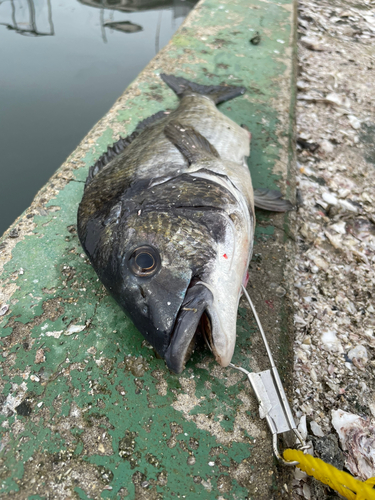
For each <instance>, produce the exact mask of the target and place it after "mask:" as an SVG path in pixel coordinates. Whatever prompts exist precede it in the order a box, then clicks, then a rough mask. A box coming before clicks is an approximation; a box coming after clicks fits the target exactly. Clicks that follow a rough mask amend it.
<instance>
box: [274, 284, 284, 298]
mask: <svg viewBox="0 0 375 500" xmlns="http://www.w3.org/2000/svg"><path fill="white" fill-rule="evenodd" d="M275 291H276V295H277V296H278V297H284V295H285V294H286V290H285V288H283V287H282V286H278V287H277V288H276V290H275Z"/></svg>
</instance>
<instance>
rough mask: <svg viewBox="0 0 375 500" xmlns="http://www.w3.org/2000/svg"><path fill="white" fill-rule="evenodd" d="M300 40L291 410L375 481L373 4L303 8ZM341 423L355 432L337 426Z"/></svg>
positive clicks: (318, 442)
mask: <svg viewBox="0 0 375 500" xmlns="http://www.w3.org/2000/svg"><path fill="white" fill-rule="evenodd" d="M298 34H299V44H298V57H299V74H298V82H297V87H298V95H297V137H298V138H299V139H298V141H297V161H298V164H297V166H298V168H297V187H298V190H299V199H300V200H302V202H301V203H300V206H299V209H298V212H297V217H296V219H297V226H298V227H297V232H296V242H297V254H296V261H295V275H294V277H295V288H294V307H295V318H294V319H295V329H296V340H295V394H294V410H295V413H296V415H297V416H298V417H299V418H301V417H302V415H305V416H307V420H308V422H310V425H309V429H311V432H312V434H313V435H315V436H314V437H313V438H312V439H313V442H314V448H315V450H316V452H317V454H318V456H319V455H320V456H321V458H323V460H324V459H325V460H326V461H328V462H329V461H330V460H329V459H328V458H329V455H332V456H335V457H338V456H339V455H340V453H339V451H340V450H337V449H336V450H334V449H333V447H337V444H334V443H333V444H332V442H331V441H330V440H331V438H330V437H329V436H334V435H338V436H339V437H340V445H341V451H340V452H341V453H344V455H345V465H346V467H347V468H348V469H349V471H350V472H351V473H352V474H353V475H354V476H358V477H359V478H367V477H369V476H371V475H372V476H374V475H375V469H374V462H373V460H374V457H373V456H372V455H371V453H374V452H373V451H372V452H370V455H368V456H367V455H366V452H365V447H366V445H367V446H368V447H369V448H368V449H370V450H371V449H372V450H374V449H375V443H374V442H373V441H371V439H372V440H373V439H374V438H373V437H371V432H372V433H373V434H372V436H373V435H374V432H375V431H374V429H375V427H374V425H375V398H374V394H375V392H374V389H375V376H374V375H375V356H374V355H375V308H374V290H375V176H374V166H375V149H374V146H373V144H374V142H375V116H374V114H375V113H374V107H373V99H372V91H371V89H373V88H374V84H375V73H374V55H375V54H374V52H375V50H374V38H375V16H374V7H373V4H372V2H370V1H367V0H366V1H364V2H362V3H358V2H354V1H353V0H348V1H345V3H344V2H342V1H339V0H335V1H333V2H332V1H327V0H322V1H319V2H318V1H316V0H301V1H300V3H299V25H298ZM300 138H302V140H303V141H304V143H306V144H318V145H319V147H318V148H311V147H303V144H302V143H301V142H300ZM331 413H332V415H333V416H334V418H333V419H332V420H331ZM349 415H350V416H351V417H350V418H349ZM344 416H347V418H348V419H349V422H352V423H351V424H349V423H348V424H345V425H344V426H343V425H341V424H342V419H343V418H344ZM302 418H305V417H302ZM350 419H353V421H351V420H350ZM340 422H341V423H340ZM358 422H361V425H358ZM300 425H301V424H300ZM304 425H305V424H304ZM353 426H354V427H353ZM302 427H303V425H302ZM318 429H319V430H318ZM320 433H321V434H322V435H323V436H324V437H319V434H320ZM307 439H309V436H308V437H307ZM360 439H362V440H363V441H362V442H360ZM329 443H331V444H332V446H333V447H332V446H329V448H332V449H331V450H330V451H329V450H328V451H326V452H325V451H324V448H325V446H326V445H328V444H329ZM371 447H372V448H371ZM344 455H343V456H344ZM341 461H342V460H341V459H340V460H339V461H338V462H337V459H335V463H334V465H336V464H337V463H339V462H341ZM365 464H366V465H365ZM370 464H371V465H370ZM336 466H337V465H336ZM305 484H309V485H310V486H311V488H310V491H307V489H306V488H305V489H304V485H305ZM314 484H315V480H313V479H311V478H309V479H307V480H305V479H301V480H298V481H297V478H296V477H295V479H294V489H293V498H294V499H299V498H311V499H312V500H316V499H319V500H321V499H322V498H326V496H328V491H327V490H324V491H323V490H319V492H318V493H316V491H318V490H316V491H315V486H313V485H314Z"/></svg>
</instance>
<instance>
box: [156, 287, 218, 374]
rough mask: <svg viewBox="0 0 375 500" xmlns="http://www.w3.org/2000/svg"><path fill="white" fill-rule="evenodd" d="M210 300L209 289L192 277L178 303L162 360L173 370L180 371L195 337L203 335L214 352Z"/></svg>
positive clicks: (190, 351) (211, 295)
mask: <svg viewBox="0 0 375 500" xmlns="http://www.w3.org/2000/svg"><path fill="white" fill-rule="evenodd" d="M213 301H214V297H213V294H212V292H211V290H209V289H208V288H207V286H205V285H204V283H202V282H201V281H199V280H198V279H196V278H195V279H192V281H191V282H190V285H189V288H188V289H187V292H186V295H185V298H184V300H183V302H182V304H181V307H180V310H179V313H178V315H177V318H176V322H175V326H174V329H173V334H172V339H171V342H170V344H169V347H168V349H167V351H166V353H165V361H166V363H167V366H168V368H169V369H170V370H172V371H173V372H174V373H181V372H182V371H183V369H184V368H185V364H186V362H187V361H188V359H189V358H190V355H191V354H192V352H193V350H194V347H195V343H196V337H197V336H198V335H199V334H203V336H204V337H205V339H206V342H207V343H208V344H209V347H210V349H211V350H212V351H213V352H214V354H215V348H214V343H213V337H212V324H211V318H210V314H209V312H208V310H209V309H210V307H211V306H212V304H213Z"/></svg>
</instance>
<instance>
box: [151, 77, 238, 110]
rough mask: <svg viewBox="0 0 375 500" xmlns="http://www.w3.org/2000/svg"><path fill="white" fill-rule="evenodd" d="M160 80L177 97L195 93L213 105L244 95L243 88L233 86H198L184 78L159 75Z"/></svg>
mask: <svg viewBox="0 0 375 500" xmlns="http://www.w3.org/2000/svg"><path fill="white" fill-rule="evenodd" d="M160 77H161V79H162V80H163V81H164V82H165V83H166V84H167V85H168V87H170V88H171V89H172V90H173V91H174V92H175V93H176V94H177V95H178V96H183V95H184V94H186V93H189V92H196V93H197V94H202V95H205V96H207V97H210V98H211V99H212V100H213V101H214V103H215V104H219V103H220V102H225V101H229V99H233V98H234V97H237V96H239V95H242V94H244V93H245V91H246V89H245V87H236V86H234V85H228V86H226V85H200V84H199V83H194V82H190V81H189V80H185V78H182V77H179V76H173V75H166V74H165V73H161V75H160Z"/></svg>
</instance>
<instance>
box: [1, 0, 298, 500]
mask: <svg viewBox="0 0 375 500" xmlns="http://www.w3.org/2000/svg"><path fill="white" fill-rule="evenodd" d="M256 32H259V33H260V36H261V40H260V43H259V44H258V45H253V44H252V43H251V42H250V39H251V38H252V37H253V36H254V35H255V33H256ZM294 68H295V4H294V2H293V1H292V0H283V1H279V2H273V1H271V2H270V1H262V0H251V1H249V0H230V1H229V0H226V1H225V0H221V1H215V2H214V1H212V0H202V1H201V2H200V3H199V4H198V6H197V7H196V8H195V9H194V11H193V12H192V13H191V14H190V16H189V17H188V18H187V20H186V21H185V23H184V24H183V25H182V27H181V28H180V29H179V31H178V32H177V34H176V35H175V36H174V38H173V40H172V41H171V42H170V43H169V44H168V45H167V47H166V48H165V49H164V50H162V51H161V52H160V53H159V54H158V55H157V56H156V57H155V58H154V59H153V60H152V61H151V63H150V64H149V65H148V66H147V68H146V69H145V70H144V71H143V72H142V73H141V74H140V75H139V77H138V78H137V79H136V80H135V81H134V82H133V84H132V85H131V86H130V87H129V88H128V89H127V90H126V91H125V92H124V94H123V95H122V96H121V97H120V98H119V99H118V101H117V102H116V103H115V104H114V106H113V108H112V109H111V110H110V111H109V112H108V114H107V115H106V116H105V117H104V118H103V119H102V120H101V121H100V122H99V123H98V124H97V125H96V126H95V127H94V128H93V129H92V130H91V132H90V133H89V134H88V135H87V137H86V138H85V139H84V140H83V141H82V143H81V144H80V145H79V146H78V148H77V149H76V151H74V153H73V154H72V155H71V156H70V157H69V158H68V160H67V161H66V163H65V164H64V165H63V166H62V167H61V168H60V169H59V170H58V171H57V172H56V174H55V175H54V176H53V177H52V178H51V180H50V181H49V182H48V184H46V186H44V187H43V188H42V189H41V190H40V192H39V193H38V194H37V196H36V197H35V199H34V201H33V203H32V205H31V207H30V208H29V209H28V210H27V211H26V212H25V213H24V214H22V216H21V217H20V218H19V219H17V220H16V221H15V223H14V224H13V226H12V227H11V228H10V229H9V230H8V231H7V232H6V233H5V234H4V236H3V237H2V239H1V240H0V272H1V278H0V283H1V291H0V314H1V316H0V328H1V330H0V337H1V338H0V352H2V366H1V379H0V389H1V390H0V393H1V395H0V403H1V409H0V429H1V432H2V437H1V443H0V450H1V451H0V466H1V468H0V471H1V472H0V474H1V484H0V493H1V495H2V498H9V499H10V498H12V499H20V500H21V499H22V500H24V499H25V498H29V499H31V498H32V499H41V498H59V499H68V498H92V499H97V498H98V499H99V498H125V497H127V498H132V499H134V498H136V499H159V498H160V499H161V498H165V499H167V498H168V499H169V498H175V497H176V498H187V499H196V498H202V499H211V498H212V499H214V498H215V499H219V498H221V499H224V498H225V499H229V498H237V499H239V498H240V499H244V498H253V499H270V498H281V497H282V492H283V490H282V488H281V485H282V484H283V482H285V481H286V480H287V478H285V477H284V471H283V470H282V469H280V468H278V467H277V466H276V464H275V461H274V460H273V457H272V451H271V440H270V436H269V434H268V432H267V429H266V426H265V424H264V422H261V421H260V420H259V418H258V410H257V405H256V403H255V401H254V398H253V396H252V395H251V394H250V388H249V386H248V384H247V382H246V380H244V377H243V376H242V375H241V374H240V373H238V372H234V371H233V370H230V369H221V368H220V367H219V366H217V365H216V364H215V362H214V361H213V358H212V356H211V355H210V354H209V353H207V352H206V351H201V352H196V353H195V354H194V357H193V359H192V360H191V361H190V362H189V363H188V365H187V368H186V370H185V371H184V372H183V374H182V375H181V376H176V375H172V374H170V373H169V371H168V370H167V369H166V367H165V365H164V362H163V361H162V360H158V359H156V358H155V356H154V353H153V351H152V350H150V349H148V348H147V346H145V343H144V342H143V337H142V336H141V335H140V334H139V333H138V332H137V330H136V329H135V328H134V326H133V325H132V324H131V322H130V321H129V320H128V319H127V318H126V317H125V316H124V315H123V313H122V312H121V311H120V310H119V308H118V306H117V305H116V304H115V303H114V301H113V300H112V299H111V298H110V297H109V296H108V295H107V294H106V292H105V290H104V289H103V287H102V285H101V284H100V283H99V282H98V280H97V277H96V275H95V274H94V272H93V270H92V268H91V266H90V265H89V263H88V261H87V259H86V258H85V256H84V255H83V253H82V249H81V247H80V245H79V242H78V239H77V234H76V211H77V206H78V203H79V201H80V199H81V196H82V191H83V182H84V180H85V178H86V175H87V170H88V167H89V166H90V165H91V164H92V163H93V162H94V161H95V159H96V158H98V156H99V155H100V154H101V152H102V151H104V150H105V149H106V147H107V145H108V144H111V143H112V142H113V141H115V140H116V139H117V138H118V136H119V135H120V134H121V135H122V136H125V135H127V134H129V133H131V132H132V130H133V129H134V128H135V126H136V124H137V123H138V122H139V121H140V120H141V119H144V118H146V117H147V116H149V115H151V114H153V113H155V112H157V111H159V110H161V109H166V108H173V107H175V106H176V104H177V99H176V97H175V96H174V94H173V93H172V91H170V90H169V89H168V88H167V87H166V85H164V84H163V82H162V81H161V80H160V78H159V77H158V74H159V73H160V72H162V71H163V72H166V73H172V74H177V75H179V76H184V77H186V78H189V79H191V80H194V81H199V82H201V83H203V84H219V83H221V82H226V83H233V84H239V85H244V86H245V87H247V89H248V90H247V93H246V94H245V95H244V96H243V97H241V98H237V99H235V100H233V101H230V102H229V103H224V105H222V107H221V110H222V111H223V112H224V113H225V114H228V115H229V116H230V117H231V118H233V119H234V120H235V121H236V122H237V123H245V124H247V125H248V127H249V128H250V130H251V131H252V134H253V141H252V152H251V158H250V160H249V165H250V169H251V173H252V177H253V183H254V185H255V186H257V187H266V186H269V187H275V186H276V185H279V186H280V187H281V189H282V190H284V192H285V191H287V193H288V194H289V195H290V193H291V192H293V191H294V188H293V174H292V170H293V169H292V166H293V160H294V156H293V155H294V153H293V148H292V144H293V130H294V128H293V120H294V93H295V90H294ZM257 216H258V229H257V240H256V245H255V251H254V253H255V258H254V259H253V262H252V265H251V269H250V283H251V285H250V286H251V287H252V290H253V291H252V296H253V298H254V300H255V302H256V306H257V309H258V313H259V315H260V317H261V318H262V321H263V323H264V326H265V328H266V330H267V332H268V335H269V337H271V338H270V340H271V347H272V350H273V352H274V354H275V357H276V359H277V360H278V361H279V367H280V371H281V372H282V374H283V376H284V379H285V380H286V381H288V377H289V375H290V373H291V361H292V358H291V356H290V349H291V337H290V332H291V328H290V324H289V322H290V317H291V314H290V313H289V302H288V282H287V281H288V278H287V270H288V265H289V264H288V261H289V259H290V258H291V257H292V255H293V253H292V249H291V242H292V240H291V238H288V235H290V224H289V222H288V218H287V217H286V216H284V215H272V216H271V217H269V216H266V215H264V214H262V213H258V214H257ZM249 290H250V291H251V288H250V289H249ZM285 292H286V294H284V293H285ZM234 361H235V362H236V363H239V364H241V365H242V366H244V367H245V368H248V369H252V370H255V369H256V370H258V369H265V368H266V367H267V364H266V359H265V352H264V351H263V348H262V345H261V342H260V340H259V338H258V335H257V334H256V333H255V328H254V325H253V322H252V320H251V316H250V314H249V310H248V308H247V306H246V304H245V303H244V302H243V303H241V307H240V310H239V317H238V342H237V347H236V352H235V358H234Z"/></svg>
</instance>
